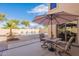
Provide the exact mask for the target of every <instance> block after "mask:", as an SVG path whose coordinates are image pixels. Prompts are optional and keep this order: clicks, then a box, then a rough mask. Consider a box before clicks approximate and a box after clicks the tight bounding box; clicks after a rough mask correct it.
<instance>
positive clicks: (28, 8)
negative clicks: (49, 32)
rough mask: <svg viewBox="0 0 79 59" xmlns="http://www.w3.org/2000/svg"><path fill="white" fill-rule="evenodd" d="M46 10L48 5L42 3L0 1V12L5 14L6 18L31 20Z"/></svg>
mask: <svg viewBox="0 0 79 59" xmlns="http://www.w3.org/2000/svg"><path fill="white" fill-rule="evenodd" d="M47 11H48V6H47V4H43V3H0V13H3V14H6V17H7V18H8V19H18V20H29V21H32V20H34V17H35V16H37V15H42V14H45V13H47Z"/></svg>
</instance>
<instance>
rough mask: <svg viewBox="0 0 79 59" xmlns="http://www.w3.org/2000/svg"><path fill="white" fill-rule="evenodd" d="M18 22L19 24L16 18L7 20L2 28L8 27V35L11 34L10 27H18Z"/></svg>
mask: <svg viewBox="0 0 79 59" xmlns="http://www.w3.org/2000/svg"><path fill="white" fill-rule="evenodd" d="M18 24H19V20H16V19H12V20H8V21H7V23H6V24H5V25H4V27H3V28H5V29H10V34H9V36H12V29H15V28H17V29H18V26H17V25H18Z"/></svg>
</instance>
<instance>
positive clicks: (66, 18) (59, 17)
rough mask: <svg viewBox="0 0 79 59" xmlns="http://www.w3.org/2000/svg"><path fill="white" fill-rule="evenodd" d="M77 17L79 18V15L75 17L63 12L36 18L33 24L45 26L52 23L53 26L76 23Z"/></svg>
mask: <svg viewBox="0 0 79 59" xmlns="http://www.w3.org/2000/svg"><path fill="white" fill-rule="evenodd" d="M77 17H79V15H73V14H70V13H67V12H64V11H62V12H57V13H54V14H48V15H41V16H36V17H35V19H34V20H33V22H36V23H39V24H44V25H48V24H51V22H52V24H62V23H66V22H71V21H76V20H77Z"/></svg>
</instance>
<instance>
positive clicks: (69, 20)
mask: <svg viewBox="0 0 79 59" xmlns="http://www.w3.org/2000/svg"><path fill="white" fill-rule="evenodd" d="M57 17H58V18H62V19H63V20H68V21H70V22H71V20H69V19H66V18H63V17H60V16H57Z"/></svg>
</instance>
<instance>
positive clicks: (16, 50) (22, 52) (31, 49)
mask: <svg viewBox="0 0 79 59" xmlns="http://www.w3.org/2000/svg"><path fill="white" fill-rule="evenodd" d="M5 49H7V50H5ZM1 50H5V51H3V52H0V56H56V54H55V52H51V51H48V49H44V48H42V47H41V43H40V41H39V38H38V39H32V40H23V41H22V40H19V41H12V42H9V43H6V42H0V51H1ZM71 54H72V55H73V56H79V48H78V47H72V49H71Z"/></svg>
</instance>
